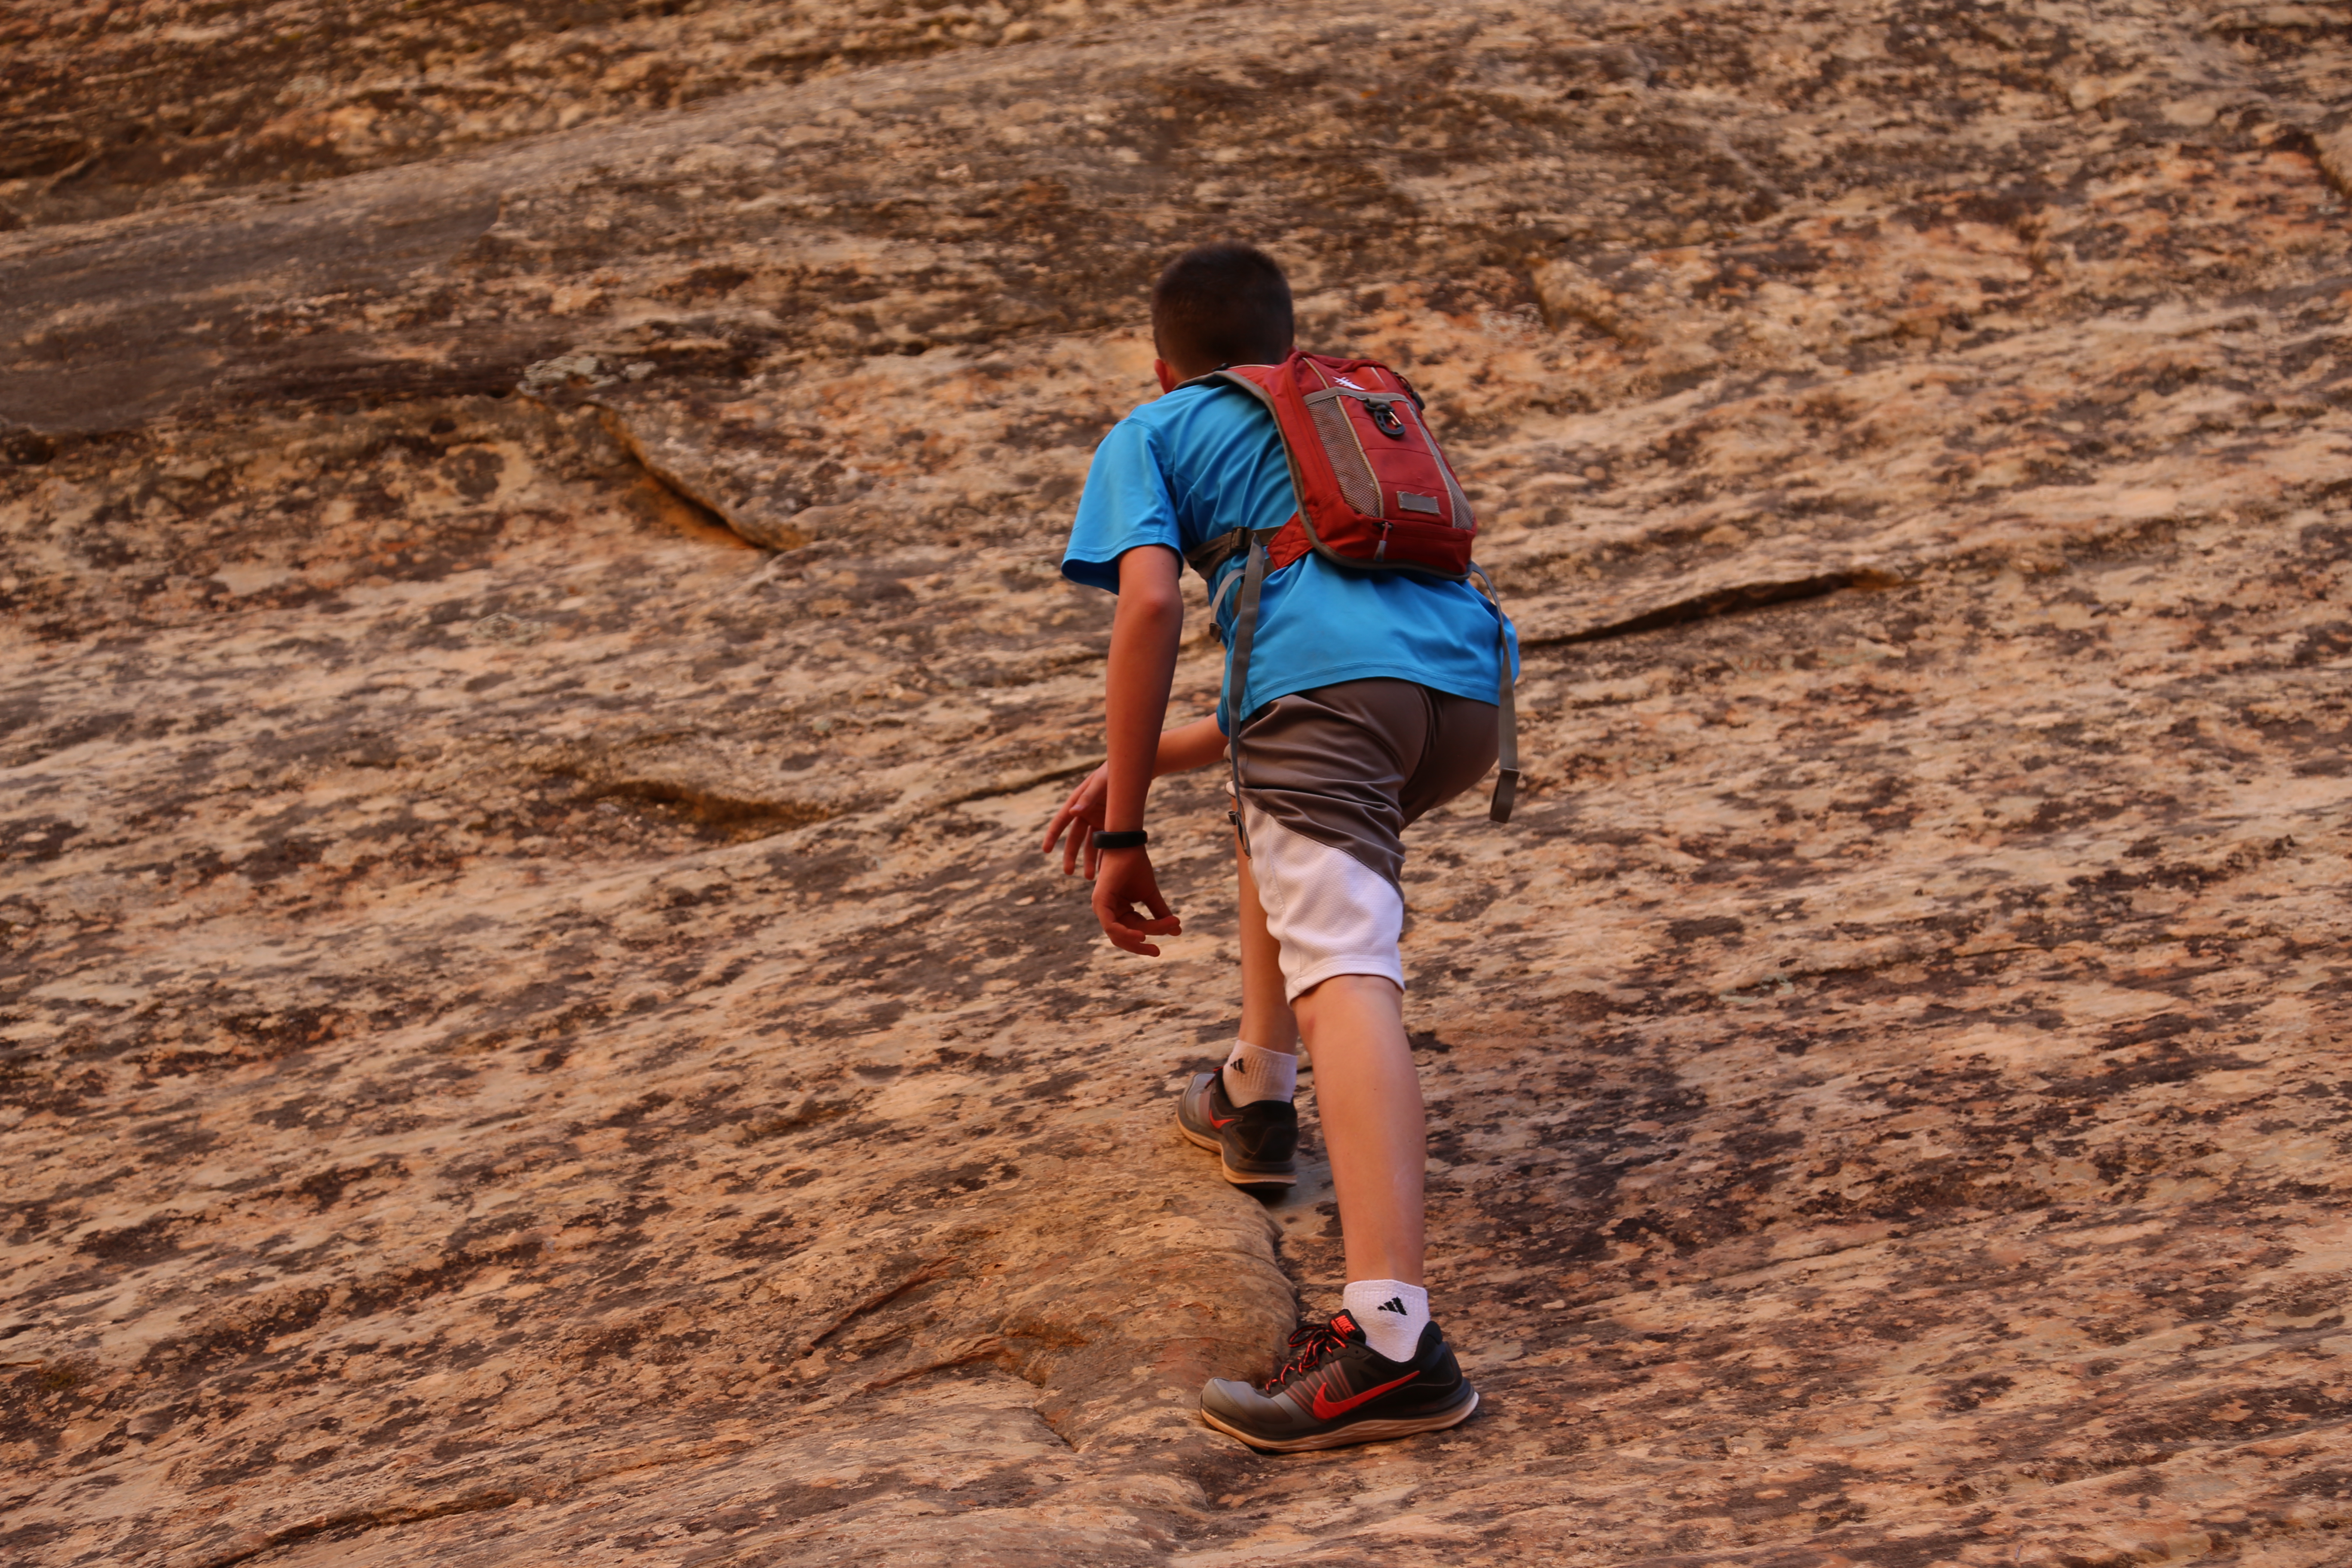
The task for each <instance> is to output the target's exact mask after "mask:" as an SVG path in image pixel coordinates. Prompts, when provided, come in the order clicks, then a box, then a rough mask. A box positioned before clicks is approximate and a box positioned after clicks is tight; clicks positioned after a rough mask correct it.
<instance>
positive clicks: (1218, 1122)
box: [1209, 1116, 1241, 1127]
mask: <svg viewBox="0 0 2352 1568" xmlns="http://www.w3.org/2000/svg"><path fill="white" fill-rule="evenodd" d="M1240 1120H1241V1118H1240V1117H1238V1116H1226V1117H1215V1116H1212V1117H1210V1118H1209V1125H1210V1126H1212V1127H1231V1126H1232V1125H1233V1124H1234V1122H1236V1121H1240Z"/></svg>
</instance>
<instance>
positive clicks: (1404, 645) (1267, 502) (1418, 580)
mask: <svg viewBox="0 0 2352 1568" xmlns="http://www.w3.org/2000/svg"><path fill="white" fill-rule="evenodd" d="M1297 510H1298V497H1297V490H1296V489H1294V488H1293V487H1292V485H1291V482H1290V466H1289V464H1288V463H1287V462H1286V461H1285V460H1284V458H1283V455H1282V436H1281V433H1280V432H1279V431H1278V430H1277V429H1276V427H1275V423H1274V416H1273V415H1272V414H1271V413H1269V412H1267V410H1266V407H1265V405H1264V404H1262V403H1260V402H1259V401H1258V400H1257V399H1256V398H1255V397H1252V396H1251V395H1249V394H1247V393H1245V392H1243V391H1241V390H1239V389H1238V388H1235V387H1231V386H1221V385H1217V384H1210V385H1206V386H1187V387H1181V388H1179V389H1178V390H1176V391H1174V392H1171V393H1170V394H1169V395H1167V396H1165V397H1162V398H1160V399H1158V400H1157V401H1155V402H1151V403H1147V404H1145V405H1143V406H1141V407H1140V408H1138V409H1136V410H1135V411H1134V412H1133V413H1132V414H1129V416H1127V417H1126V418H1124V419H1122V420H1120V421H1119V422H1118V424H1117V425H1115V426H1112V427H1111V432H1110V434H1109V435H1108V436H1106V437H1103V441H1102V445H1101V446H1099V447H1096V448H1095V458H1094V464H1093V466H1092V467H1091V468H1088V469H1087V488H1086V492H1085V493H1084V494H1083V495H1081V496H1080V497H1079V498H1078V516H1077V521H1076V522H1075V523H1074V524H1072V525H1071V528H1070V545H1069V548H1068V549H1067V550H1066V551H1065V552H1063V555H1062V574H1063V575H1064V576H1066V577H1067V578H1069V579H1070V580H1071V581H1072V582H1074V583H1084V584H1087V585H1088V586H1089V587H1095V588H1106V589H1108V590H1109V591H1110V592H1112V593H1114V594H1115V593H1117V592H1118V558H1119V557H1120V556H1121V555H1123V554H1125V553H1126V552H1128V551H1130V550H1133V549H1134V548H1136V547H1137V546H1138V545H1142V544H1164V545H1166V546H1168V547H1169V548H1170V549H1171V550H1174V551H1176V552H1179V553H1180V554H1181V552H1184V551H1186V550H1191V549H1193V548H1196V547H1197V546H1199V545H1202V544H1204V543H1206V542H1208V541H1210V540H1212V539H1214V538H1215V537H1216V536H1217V535H1219V534H1221V533H1224V532H1227V531H1231V530H1233V529H1235V528H1254V529H1263V528H1278V527H1280V526H1281V525H1282V524H1283V523H1284V522H1286V521H1288V520H1289V518H1290V515H1291V513H1293V512H1295V511H1297ZM1243 562H1244V557H1243V556H1242V555H1240V554H1235V555H1234V556H1232V557H1231V558H1230V559H1228V560H1227V561H1226V562H1225V563H1223V565H1221V566H1220V567H1218V569H1217V574H1216V577H1215V579H1214V580H1213V582H1212V583H1211V584H1209V596H1210V601H1211V603H1216V602H1217V594H1218V592H1219V591H1220V590H1221V589H1223V587H1224V585H1225V580H1226V579H1227V578H1228V577H1230V576H1234V575H1235V574H1239V573H1240V572H1241V570H1242V567H1243ZM1240 599H1241V586H1240V584H1234V590H1233V592H1232V593H1230V594H1228V595H1225V598H1224V601H1223V604H1222V605H1221V606H1220V608H1219V613H1218V616H1217V635H1218V637H1220V638H1222V639H1223V641H1224V643H1225V645H1226V647H1227V648H1228V649H1230V648H1231V647H1232V646H1233V636H1232V634H1233V627H1234V612H1235V610H1236V608H1237V607H1238V605H1239V602H1240ZM1258 604H1259V610H1258V623H1257V637H1256V639H1255V642H1254V643H1253V644H1252V646H1251V649H1250V669H1249V690H1248V691H1247V692H1246V693H1245V694H1244V697H1243V700H1242V702H1241V711H1242V713H1243V714H1244V716H1246V715H1249V714H1253V713H1255V712H1256V711H1257V710H1259V709H1260V708H1263V707H1265V705H1266V704H1267V703H1269V702H1271V701H1273V700H1275V699H1276V698H1277V697H1287V696H1288V695H1290V693H1292V692H1294V691H1308V690H1312V689H1314V688H1316V687H1318V686H1331V685H1335V684H1337V683H1338V682H1339V681H1342V680H1367V679H1374V678H1386V679H1393V680H1411V681H1417V682H1419V683H1420V684H1421V685H1423V686H1427V687H1432V688H1433V689H1436V690H1439V691H1444V692H1450V693H1452V694H1453V695H1454V696H1456V697H1468V698H1472V699H1475V700H1477V701H1480V702H1492V701H1494V700H1495V689H1496V669H1495V619H1496V610H1495V608H1494V607H1493V606H1492V605H1489V604H1487V602H1486V598H1485V596H1484V595H1481V594H1480V593H1479V592H1478V590H1477V589H1476V588H1475V587H1473V586H1471V585H1470V584H1467V583H1446V582H1440V581H1437V580H1434V579H1432V578H1427V577H1421V576H1416V575H1414V574H1411V573H1404V572H1350V571H1349V570H1348V569H1347V568H1346V567H1344V566H1334V565H1332V564H1331V563H1328V562H1327V561H1325V560H1323V559H1322V558H1320V557H1319V556H1317V555H1314V554H1311V553H1310V554H1308V555H1306V556H1303V557H1301V558H1300V559H1298V560H1297V561H1294V562H1292V563H1290V564H1289V565H1287V566H1286V567H1284V568H1283V569H1282V570H1281V571H1279V572H1273V573H1269V574H1267V575H1266V579H1265V587H1264V588H1263V589H1262V590H1261V591H1260V594H1259V598H1258ZM1507 635H1508V634H1507ZM1517 662H1518V651H1517V639H1516V637H1514V638H1513V640H1512V668H1513V670H1514V672H1515V673H1516V671H1517ZM1226 675H1227V677H1228V680H1227V684H1228V685H1230V684H1231V679H1230V678H1231V675H1232V660H1231V657H1230V654H1229V655H1228V658H1227V661H1226ZM1231 698H1232V693H1231V692H1226V693H1223V694H1222V695H1221V697H1220V699H1219V701H1218V704H1217V723H1218V727H1219V728H1221V729H1223V730H1224V731H1226V732H1227V733H1228V734H1230V733H1232V731H1233V721H1232V718H1231V717H1230V714H1231V711H1232V703H1231Z"/></svg>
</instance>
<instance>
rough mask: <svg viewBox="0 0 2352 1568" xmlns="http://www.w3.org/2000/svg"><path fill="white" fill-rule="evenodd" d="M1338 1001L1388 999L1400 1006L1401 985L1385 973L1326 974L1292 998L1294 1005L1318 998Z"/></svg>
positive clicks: (1310, 1002)
mask: <svg viewBox="0 0 2352 1568" xmlns="http://www.w3.org/2000/svg"><path fill="white" fill-rule="evenodd" d="M1318 997H1319V998H1325V999H1328V1000H1334V1001H1336V1000H1338V999H1339V998H1341V997H1345V998H1347V999H1348V1000H1350V1001H1358V1002H1372V1003H1378V1002H1392V1003H1394V1004H1396V1005H1398V1006H1400V1007H1402V1005H1404V988H1403V987H1402V986H1401V985H1399V984H1397V983H1396V982H1395V981H1393V980H1391V979H1390V978H1389V977H1388V976H1387V975H1385V974H1327V975H1325V976H1324V977H1323V978H1322V979H1320V980H1318V981H1316V982H1315V983H1314V984H1311V985H1308V986H1307V987H1306V988H1305V989H1304V990H1302V991H1300V992H1299V993H1298V994H1297V996H1296V997H1294V998H1292V1001H1291V1005H1293V1006H1297V1005H1298V1004H1299V1003H1301V1002H1304V1003H1307V1004H1310V1005H1311V1004H1313V1003H1314V1002H1315V1001H1316V1000H1317V999H1318Z"/></svg>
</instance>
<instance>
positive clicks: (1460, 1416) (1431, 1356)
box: [1201, 1312, 1478, 1454]
mask: <svg viewBox="0 0 2352 1568" xmlns="http://www.w3.org/2000/svg"><path fill="white" fill-rule="evenodd" d="M1290 1348H1291V1350H1292V1352H1294V1353H1293V1354H1292V1356H1291V1358H1290V1359H1289V1360H1288V1361H1286V1362H1285V1363H1282V1370H1281V1371H1279V1372H1277V1373H1275V1374H1274V1376H1273V1378H1272V1379H1271V1380H1270V1381H1268V1382H1266V1383H1263V1384H1259V1385H1257V1386H1256V1387H1255V1388H1253V1387H1251V1386H1250V1385H1249V1384H1246V1383H1235V1382H1234V1381H1233V1380H1231V1379H1230V1378H1223V1377H1213V1378H1211V1379H1210V1380H1209V1383H1208V1386H1206V1387H1205V1388H1203V1389H1202V1390H1201V1418H1202V1420H1204V1421H1206V1422H1207V1423H1208V1424H1209V1425H1210V1426H1214V1427H1215V1428H1216V1429H1217V1430H1218V1431H1220V1432H1223V1433H1224V1434H1225V1435H1226V1436H1231V1437H1239V1438H1240V1439H1241V1440H1242V1441H1243V1442H1244V1443H1247V1444H1248V1445H1249V1446H1250V1447H1253V1448H1265V1449H1270V1450H1271V1451H1273V1452H1275V1453H1277V1454H1296V1453H1300V1452H1302V1451H1304V1450H1306V1449H1308V1448H1339V1447H1345V1446H1347V1445H1348V1444H1349V1443H1375V1442H1378V1441H1379V1440H1380V1439H1381V1438H1383V1437H1408V1436H1412V1434H1413V1433H1415V1432H1435V1431H1439V1430H1441V1429H1443V1428H1444V1427H1447V1426H1454V1425H1456V1424H1457V1423H1459V1422H1462V1421H1465V1420H1467V1419H1468V1418H1469V1415H1470V1413H1471V1412H1472V1411H1473V1410H1475V1409H1477V1408H1478V1391H1477V1390H1476V1389H1475V1388H1472V1387H1471V1386H1470V1380H1469V1379H1468V1378H1465V1377H1464V1376H1463V1375H1462V1368H1461V1367H1460V1366H1459V1365H1457V1364H1455V1363H1454V1352H1453V1349H1452V1348H1451V1347H1450V1346H1448V1345H1447V1344H1446V1342H1445V1336H1444V1334H1441V1333H1439V1332H1438V1331H1437V1325H1436V1324H1435V1323H1432V1324H1430V1325H1429V1326H1428V1327H1427V1328H1425V1329H1423V1330H1422V1331H1421V1344H1420V1347H1419V1348H1418V1349H1416V1350H1415V1351H1414V1352H1413V1356H1412V1360H1411V1361H1391V1360H1389V1358H1388V1357H1386V1356H1384V1355H1382V1354H1381V1353H1380V1352H1378V1351H1376V1350H1374V1349H1372V1347H1371V1346H1370V1345H1368V1344H1366V1343H1365V1342H1364V1331H1363V1330H1361V1329H1360V1328H1358V1327H1357V1326H1356V1321H1355V1320H1354V1319H1353V1318H1350V1317H1349V1315H1348V1314H1347V1313H1345V1312H1341V1313H1340V1314H1339V1316H1337V1317H1335V1318H1333V1319H1332V1320H1331V1321H1330V1322H1329V1323H1328V1325H1327V1324H1323V1323H1307V1324H1304V1325H1302V1326H1301V1327H1300V1328H1299V1330H1298V1331H1297V1333H1295V1334H1293V1335H1291V1336H1290Z"/></svg>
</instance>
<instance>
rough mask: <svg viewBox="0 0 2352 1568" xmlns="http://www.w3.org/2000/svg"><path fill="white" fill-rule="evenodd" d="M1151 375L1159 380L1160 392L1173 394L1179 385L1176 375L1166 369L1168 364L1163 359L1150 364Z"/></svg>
mask: <svg viewBox="0 0 2352 1568" xmlns="http://www.w3.org/2000/svg"><path fill="white" fill-rule="evenodd" d="M1151 374H1154V375H1156V376H1158V377H1159V378H1160V391H1162V392H1173V391H1175V390H1176V388H1177V386H1178V385H1179V381H1178V378H1177V375H1176V373H1175V372H1174V371H1172V370H1171V369H1169V368H1168V362H1167V361H1166V360H1164V359H1156V360H1153V361H1152V362H1151Z"/></svg>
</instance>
